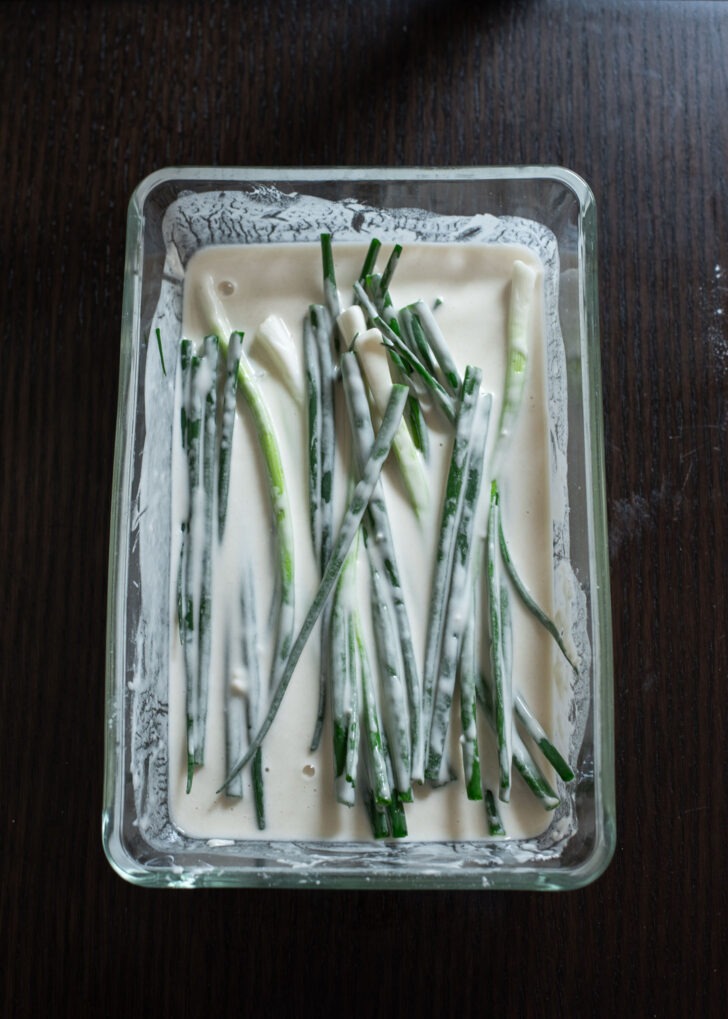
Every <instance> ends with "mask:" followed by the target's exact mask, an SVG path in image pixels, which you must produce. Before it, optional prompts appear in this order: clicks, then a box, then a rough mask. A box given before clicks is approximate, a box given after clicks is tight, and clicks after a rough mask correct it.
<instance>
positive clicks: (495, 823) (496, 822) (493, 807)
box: [485, 789, 506, 836]
mask: <svg viewBox="0 0 728 1019" xmlns="http://www.w3.org/2000/svg"><path fill="white" fill-rule="evenodd" d="M485 814H486V817H487V818H488V832H489V833H490V834H491V835H493V836H496V835H505V833H506V830H505V828H504V827H503V822H502V821H501V819H500V814H499V813H498V804H497V803H496V800H495V796H494V795H493V791H492V789H486V790H485Z"/></svg>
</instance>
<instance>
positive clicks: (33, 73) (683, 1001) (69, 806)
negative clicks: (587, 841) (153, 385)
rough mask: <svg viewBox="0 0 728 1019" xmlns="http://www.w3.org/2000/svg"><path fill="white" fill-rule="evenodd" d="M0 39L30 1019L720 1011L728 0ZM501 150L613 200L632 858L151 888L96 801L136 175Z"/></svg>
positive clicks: (101, 12) (23, 22) (435, 7)
mask: <svg viewBox="0 0 728 1019" xmlns="http://www.w3.org/2000/svg"><path fill="white" fill-rule="evenodd" d="M0 39H1V40H2V57H0V82H1V83H2V90H1V92H0V95H1V97H2V113H1V114H0V166H1V167H2V176H1V178H0V180H1V181H2V199H0V245H1V248H0V250H1V252H2V259H1V261H0V273H1V277H0V278H1V279H2V283H1V284H0V323H1V324H2V330H3V343H2V352H1V353H0V379H1V380H2V381H1V382H0V398H1V401H2V402H1V404H0V420H1V421H2V425H1V430H0V443H1V446H0V448H1V450H2V452H1V453H0V477H1V479H2V481H1V484H0V506H1V511H0V571H1V572H0V578H1V583H0V639H1V643H0V655H1V658H0V662H1V666H0V703H1V714H0V718H1V720H2V731H3V735H2V742H1V743H0V790H1V792H0V802H1V803H2V809H1V810H0V831H1V832H2V844H1V845H0V861H1V863H0V866H1V868H2V878H1V881H0V938H1V939H2V942H3V950H2V957H1V958H0V973H2V994H1V996H0V1012H2V1014H3V1015H4V1016H8V1017H10V1016H23V1015H32V1016H45V1015H64V1014H68V1015H70V1014H76V1015H107V1014H115V1013H118V1014H122V1013H123V1014H125V1015H129V1016H135V1015H161V1016H180V1017H181V1016H201V1015H207V1014H210V1015H212V1014H215V1013H219V1014H236V1015H256V1016H257V1015H260V1016H278V1015H284V1014H288V1015H302V1016H303V1015H308V1014H310V1008H309V1004H310V1003H314V1004H316V1005H322V1006H323V1008H324V1011H323V1014H333V1012H334V1010H336V1014H343V1015H346V1014H347V1013H348V1012H353V1013H355V1014H362V1015H373V1014H375V1013H376V1014H379V1015H390V1014H391V1015H394V1014H398V1015H409V1014H411V1015H416V1014H432V1015H438V1016H449V1015H476V1014H478V1015H479V1014H481V1012H482V1013H483V1014H491V1013H492V1014H494V1015H496V1014H497V1015H517V1014H522V1015H529V1016H542V1015H554V1016H558V1015H564V1016H589V1015H604V1016H613V1015H624V1016H637V1017H642V1016H659V1017H663V1016H678V1015H692V1014H693V1012H694V1011H695V1012H698V1013H700V1011H701V1010H702V1014H704V1015H706V1016H713V1015H720V1014H723V1012H724V1010H723V1008H722V1006H723V992H724V989H725V983H726V980H725V976H724V974H723V970H722V967H725V965H726V962H728V951H727V937H728V936H727V935H726V927H727V926H728V882H727V880H726V864H727V856H726V849H725V847H726V837H727V836H728V808H727V806H726V801H727V798H728V782H727V779H726V770H727V767H728V759H727V758H726V754H725V752H724V747H725V742H726V738H727V737H728V693H727V690H728V646H727V642H726V620H727V619H728V610H727V609H726V600H727V598H728V540H727V538H728V535H727V534H726V501H727V499H728V466H727V457H726V448H727V443H728V176H727V171H726V167H727V166H728V118H727V117H726V99H727V98H728V73H727V70H726V68H727V66H728V61H727V60H726V58H727V57H728V4H726V3H667V2H662V3H655V2H643V3H641V2H634V3H625V2H621V3H618V2H606V0H605V2H568V0H541V2H539V0H520V2H516V0H514V2H505V0H503V2H494V3H487V2H481V3H475V2H472V0H467V2H465V0H445V2H434V0H398V2H395V0H383V2H380V0H358V2H356V3H354V2H350V0H339V2H337V3H333V2H332V3H327V2H326V0H318V2H314V0H308V2H305V0H300V2H294V0H291V2H288V3H286V2H285V0H265V2H258V0H249V2H248V3H246V4H238V3H231V2H221V0H206V2H205V3H192V2H188V3H181V2H180V3H167V4H159V5H157V4H145V3H141V2H121V0H115V2H110V3H98V4H90V3H76V2H73V3H71V2H69V3H64V4H54V3H17V2H16V3H12V2H11V3H8V2H5V3H3V4H2V5H0ZM491 163H492V164H509V163H558V164H563V165H565V166H568V167H571V168H572V169H574V170H576V171H577V172H578V173H580V174H582V175H583V176H584V177H585V178H586V179H587V180H588V181H589V182H590V183H591V185H592V187H593V189H594V191H595V193H596V197H597V202H598V206H599V211H600V242H599V248H600V263H601V264H600V287H601V330H602V365H603V373H604V401H605V415H606V461H607V464H606V465H607V482H608V486H607V488H608V507H609V514H610V553H611V566H612V602H613V612H614V648H615V665H616V669H615V698H616V719H617V733H616V740H617V790H618V800H619V808H618V827H619V843H618V848H617V852H616V856H615V859H614V861H613V863H612V865H611V867H610V869H609V870H608V871H607V873H606V875H605V876H604V877H602V878H601V879H600V880H599V881H598V882H597V883H596V884H594V885H593V886H591V887H590V888H587V889H585V890H583V891H580V892H574V893H568V894H559V895H545V894H506V893H474V894H471V893H462V894H456V893H431V894H414V893H387V894H382V893H378V892H367V893H349V892H339V893H329V892H320V893H312V892H305V893H291V892H276V891H253V892H250V891H239V892H217V893H216V892H212V891H209V892H208V891H199V892H194V893H190V894H184V893H176V892H174V893H173V892H165V891H160V892H150V891H145V890H141V889H138V888H134V887H131V886H130V885H127V884H125V883H124V882H122V881H121V880H120V879H119V878H118V877H116V876H115V874H114V873H112V871H111V869H110V868H109V866H108V864H107V862H106V860H105V858H104V855H103V853H102V849H101V840H100V814H101V784H102V747H103V691H104V662H105V624H106V583H107V555H108V533H109V507H110V492H111V472H112V458H113V443H114V426H115V415H116V400H117V383H118V347H119V323H120V312H121V292H122V274H123V252H124V236H125V212H126V204H127V201H128V198H129V195H130V193H131V191H132V189H133V188H134V186H135V185H136V184H137V182H138V181H139V180H140V179H141V178H142V177H144V176H145V175H146V174H148V173H149V172H150V171H152V170H154V169H157V168H159V167H163V166H165V165H169V164H179V165H194V164H221V165H235V164H237V165H248V164H251V165H256V164H257V165H266V164H267V165H283V166H289V165H290V166H295V165H318V164H320V165H327V164H365V165H383V164H394V165H408V164H424V165H437V164H464V165H468V164H491ZM284 1009H286V1011H285V1012H284Z"/></svg>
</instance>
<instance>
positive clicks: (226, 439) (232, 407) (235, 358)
mask: <svg viewBox="0 0 728 1019" xmlns="http://www.w3.org/2000/svg"><path fill="white" fill-rule="evenodd" d="M240 351H241V339H240V333H233V335H232V337H231V341H230V343H229V344H228V349H227V355H226V358H225V384H224V387H223V396H222V423H221V427H220V460H219V467H218V480H217V492H218V494H217V529H218V537H219V539H220V541H222V538H223V535H224V533H225V519H226V517H227V505H228V494H229V491H230V457H231V454H232V447H233V431H234V428H235V411H236V405H237V392H238V367H239V365H240Z"/></svg>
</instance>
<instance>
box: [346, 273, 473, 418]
mask: <svg viewBox="0 0 728 1019" xmlns="http://www.w3.org/2000/svg"><path fill="white" fill-rule="evenodd" d="M354 292H355V293H356V296H357V299H358V300H359V303H360V304H361V306H362V308H363V310H364V312H365V314H366V315H367V316H368V318H369V321H370V323H371V325H372V327H373V328H375V329H379V331H380V332H381V334H382V336H383V338H384V340H385V346H386V347H387V348H388V349H390V348H391V349H393V350H394V351H395V352H396V353H397V354H398V355H399V357H400V359H401V361H402V362H403V363H404V365H405V366H406V368H407V369H408V370H409V371H414V372H416V373H417V374H418V375H419V377H420V378H421V379H422V381H423V382H424V383H425V385H426V386H427V388H428V389H430V390H431V392H432V393H433V394H434V396H435V397H436V399H437V403H438V406H439V407H440V408H441V410H442V411H443V413H444V414H445V416H446V417H447V418H448V420H450V421H454V420H455V405H454V403H453V400H452V397H451V396H450V395H449V393H447V391H446V390H445V389H444V388H443V387H442V385H441V384H440V383H439V382H438V381H437V379H436V378H435V377H434V376H433V375H432V374H431V373H430V372H428V371H427V369H426V368H425V366H424V365H423V364H422V363H421V361H420V360H419V359H418V358H417V357H415V356H414V355H413V353H412V351H411V350H410V349H409V348H408V347H407V344H406V343H405V342H404V340H402V338H401V337H400V336H398V335H397V333H396V332H395V331H394V330H393V329H392V327H391V326H390V325H389V324H388V323H387V322H385V321H384V319H383V318H382V316H381V315H380V314H379V312H378V311H377V309H376V307H375V306H374V304H373V303H372V301H371V300H370V298H369V296H368V295H367V294H366V292H365V291H364V288H363V287H362V285H361V284H360V283H355V284H354Z"/></svg>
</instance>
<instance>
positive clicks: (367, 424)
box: [341, 353, 424, 782]
mask: <svg viewBox="0 0 728 1019" xmlns="http://www.w3.org/2000/svg"><path fill="white" fill-rule="evenodd" d="M341 378H342V383H343V387H344V395H345V397H346V406H347V411H348V414H349V420H350V422H351V432H352V436H353V441H354V454H355V456H356V460H357V464H358V468H359V470H360V471H361V470H363V469H364V465H365V463H366V459H367V454H368V451H369V450H370V449H371V447H372V444H373V442H374V428H373V426H372V422H371V417H370V414H369V404H368V402H367V398H366V392H365V390H364V382H363V380H362V377H361V372H360V371H359V366H358V362H357V360H356V357H355V356H354V354H352V353H347V354H344V355H342V358H341ZM368 516H369V517H370V519H371V523H372V533H373V534H374V535H376V542H375V544H376V548H377V550H378V554H379V555H380V556H381V560H382V563H383V567H384V573H385V575H386V577H387V580H388V582H389V586H390V591H391V596H392V604H393V607H394V615H395V620H396V624H397V634H398V637H399V646H400V651H401V654H402V663H403V667H404V676H405V683H406V686H407V703H408V709H409V720H410V746H411V755H412V780H413V781H414V782H422V781H423V779H424V732H423V726H422V690H421V687H420V679H419V673H418V669H417V660H416V658H415V649H414V642H413V640H412V630H411V627H410V621H409V616H408V614H407V606H406V604H405V600H404V590H403V588H402V582H401V578H400V571H399V566H398V564H397V556H396V552H395V546H394V537H393V535H392V528H391V526H390V523H389V515H388V513H387V506H386V503H385V501H384V491H383V489H382V484H381V481H380V482H379V483H378V484H377V485H376V487H375V489H374V493H373V495H372V498H371V500H370V502H369V510H368Z"/></svg>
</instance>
